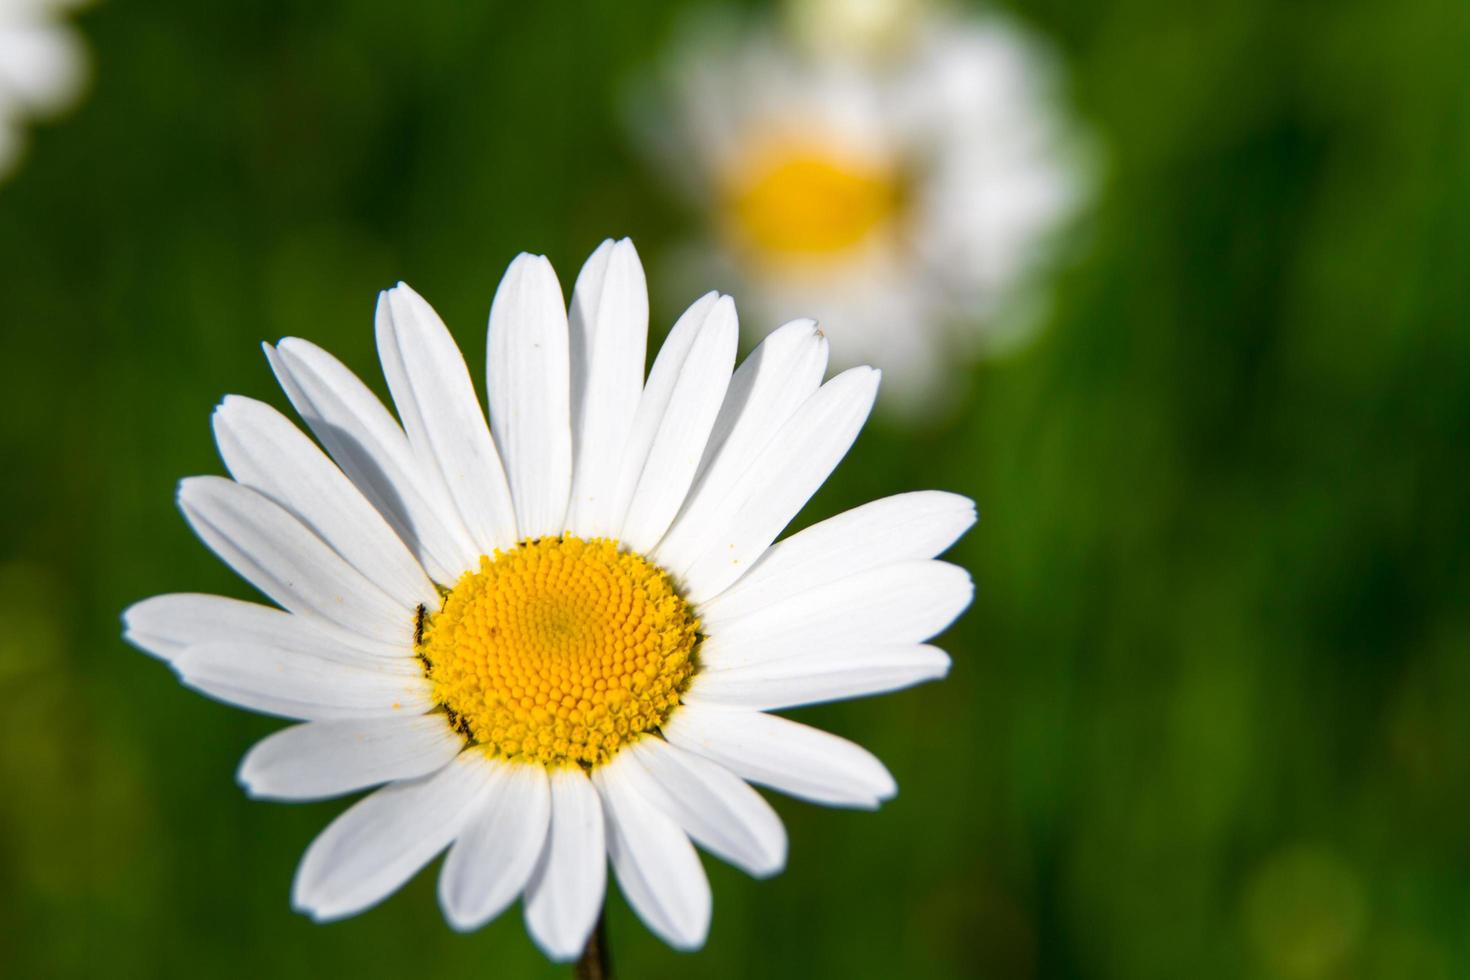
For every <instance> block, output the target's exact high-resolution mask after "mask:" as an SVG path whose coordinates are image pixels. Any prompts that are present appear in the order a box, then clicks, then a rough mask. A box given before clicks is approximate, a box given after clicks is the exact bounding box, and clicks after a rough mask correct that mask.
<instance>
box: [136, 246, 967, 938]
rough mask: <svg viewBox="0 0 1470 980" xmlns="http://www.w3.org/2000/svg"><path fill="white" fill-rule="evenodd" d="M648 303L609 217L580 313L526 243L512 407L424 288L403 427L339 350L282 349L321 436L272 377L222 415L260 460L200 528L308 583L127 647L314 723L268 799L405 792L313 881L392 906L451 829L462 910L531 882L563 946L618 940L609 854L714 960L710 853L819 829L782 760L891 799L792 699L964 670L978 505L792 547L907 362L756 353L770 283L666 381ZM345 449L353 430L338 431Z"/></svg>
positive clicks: (822, 528) (513, 280) (192, 500)
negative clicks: (957, 621) (785, 807)
mask: <svg viewBox="0 0 1470 980" xmlns="http://www.w3.org/2000/svg"><path fill="white" fill-rule="evenodd" d="M647 329H648V296H647V288H646V285H645V281H644V275H643V270H642V267H641V265H640V263H639V259H638V256H637V253H636V252H635V251H634V249H633V246H632V244H631V243H630V242H628V241H626V240H624V241H620V242H616V243H614V242H611V241H609V242H605V243H603V245H602V246H601V247H599V248H598V249H597V251H596V252H594V253H593V255H592V257H591V258H590V259H589V260H588V261H587V263H586V265H585V266H584V267H583V269H582V271H581V274H580V275H579V276H578V277H577V282H576V286H575V288H574V290H573V294H572V303H571V309H570V313H569V312H568V310H567V307H566V306H565V304H564V301H563V298H562V292H561V287H560V285H559V284H558V281H557V277H556V274H555V272H554V271H553V270H552V267H551V265H550V263H548V262H547V260H546V259H545V258H542V257H539V256H532V255H521V256H520V257H518V258H517V259H516V260H515V261H514V262H513V263H512V264H511V266H510V268H509V270H508V271H507V272H506V274H505V277H504V279H503V280H502V281H501V283H500V287H499V290H498V291H497V292H496V295H495V299H494V303H493V304H492V306H491V309H490V334H489V357H488V365H487V378H486V383H487V389H488V394H489V422H488V424H487V422H486V418H485V415H484V414H483V413H482V412H481V409H480V402H479V399H478V397H477V395H476V392H475V385H474V382H473V381H472V380H471V378H470V373H469V371H468V370H467V369H466V366H465V362H464V359H463V357H462V356H461V354H460V352H459V349H458V348H457V347H456V345H455V343H454V340H453V339H452V338H451V336H450V334H449V331H448V329H447V328H446V327H445V325H444V323H443V322H442V321H441V320H440V319H439V317H438V316H437V315H436V314H435V313H434V311H433V309H431V308H430V307H429V305H428V303H426V302H425V301H424V300H423V299H422V298H420V297H419V295H418V294H417V293H415V292H414V291H413V290H412V289H410V288H409V287H408V286H405V285H402V284H400V285H398V286H397V287H395V288H393V289H390V290H388V291H387V292H385V293H383V294H382V295H381V296H380V298H379V302H378V308H377V343H378V353H379V357H380V358H381V360H382V366H383V373H384V375H385V376H386V378H387V382H388V389H389V391H390V392H391V393H392V396H393V403H394V406H395V408H396V409H397V414H398V418H397V420H395V419H394V417H393V416H392V415H391V414H389V412H388V410H387V409H386V408H385V407H384V406H383V405H382V403H381V402H379V401H378V399H377V398H375V397H374V396H373V394H372V393H371V392H370V391H369V389H368V388H367V386H366V385H364V384H363V382H362V381H360V380H358V379H357V378H356V377H355V376H354V375H353V374H352V373H351V372H350V371H349V370H348V369H347V368H346V367H344V366H343V365H342V364H341V362H339V361H337V360H335V359H334V358H333V357H332V356H331V355H330V354H328V353H327V352H326V351H324V350H322V349H321V348H319V347H316V346H314V345H312V344H311V343H310V342H308V341H305V340H300V339H297V338H288V339H286V340H283V341H281V342H280V343H279V344H277V345H275V346H274V347H271V346H267V347H266V355H267V357H268V358H269V359H270V363H271V366H272V368H273V369H274V371H275V374H276V377H277V379H278V380H279V381H280V383H281V386H282V387H283V388H284V389H285V392H286V396H287V397H288V398H289V399H290V401H291V403H292V405H293V406H295V408H296V411H297V412H298V413H299V414H300V415H301V417H302V418H303V419H304V420H305V421H306V424H307V427H308V428H310V429H311V431H312V432H313V433H314V434H315V435H316V437H317V439H318V440H319V441H320V443H321V447H322V448H321V449H318V448H317V446H316V445H315V444H314V443H313V442H312V441H311V440H310V439H309V438H308V437H307V436H306V435H305V434H304V433H303V432H301V431H300V430H299V429H297V428H296V427H295V426H294V425H293V424H292V423H291V422H290V421H289V420H288V419H287V418H286V417H285V416H283V415H282V414H281V413H280V412H278V411H277V410H276V409H274V408H272V407H270V406H269V405H266V404H264V403H262V402H258V401H254V400H252V399H249V398H242V397H239V396H234V395H231V396H228V397H226V398H225V399H224V401H223V402H222V403H221V405H220V406H219V408H218V410H217V411H216V412H215V415H214V432H215V438H216V440H217V442H218V444H219V450H220V454H221V456H222V457H223V459H224V464H225V467H226V469H228V470H229V473H230V478H228V479H227V478H224V477H217V476H199V477H191V478H189V479H186V480H184V481H183V482H182V484H181V485H180V487H179V494H178V498H179V505H180V507H181V508H182V509H183V512H184V516H185V518H186V519H187V520H188V522H189V524H190V525H191V526H192V527H193V528H194V530H195V532H197V533H198V535H199V537H200V538H202V539H203V541H204V542H205V544H207V545H208V546H209V547H210V548H211V549H212V550H213V551H214V552H215V554H217V555H218V556H219V557H220V558H221V559H223V560H224V561H225V562H226V563H227V564H228V565H230V567H231V568H233V569H234V570H235V571H236V572H238V573H239V574H240V575H241V576H242V577H243V578H244V579H245V580H246V581H248V582H250V583H251V584H252V585H254V586H255V587H256V588H257V589H259V590H260V591H261V592H262V593H264V594H265V595H266V596H268V597H269V598H270V599H271V600H273V601H274V602H275V603H276V604H277V606H278V607H279V608H276V607H272V606H266V605H260V604H256V603H250V602H241V601H238V600H235V599H228V598H223V597H220V596H210V595H197V594H179V595H164V596H158V597H155V598H152V599H148V600H145V601H143V602H140V603H138V604H137V605H135V606H133V607H132V608H130V609H129V610H128V611H127V612H126V613H125V614H124V621H125V625H126V635H127V638H128V639H129V640H130V641H131V642H132V643H134V644H135V645H137V646H138V647H140V648H142V649H143V650H145V651H147V652H148V653H151V654H153V655H155V656H157V657H159V658H161V659H163V660H164V661H166V662H167V663H168V664H169V665H170V666H172V667H173V669H174V670H175V671H176V672H177V673H178V675H179V677H180V679H182V681H183V682H184V683H185V684H186V685H188V686H190V687H192V688H194V689H196V690H198V691H200V692H202V693H204V694H206V695H209V696H210V697H214V698H217V699H219V700H222V701H226V702H228V703H231V704H236V705H239V706H241V707H244V708H249V709H252V710H255V711H260V712H265V713H268V714H273V715H279V716H282V717H285V718H291V719H297V720H299V721H301V722H303V724H300V725H297V726H295V727H291V728H286V729H284V730H283V731H280V732H278V733H276V734H274V735H272V736H270V737H269V738H267V739H265V740H264V741H263V742H261V743H260V744H258V745H256V746H255V747H254V748H253V749H251V750H250V752H249V753H248V754H247V755H246V757H245V759H244V761H243V762H242V764H241V766H240V771H239V778H240V782H241V783H242V784H243V785H244V787H245V789H246V790H247V791H248V792H249V793H250V794H252V795H254V796H257V797H265V798H271V799H281V800H307V799H318V798H322V797H330V796H336V795H339V794H345V793H352V792H355V791H358V790H362V789H367V788H370V787H374V786H378V785H380V784H386V785H384V786H383V788H381V789H378V790H376V791H375V792H373V793H372V794H370V795H369V796H367V797H365V798H364V799H362V800H360V801H359V802H357V803H356V804H355V805H353V806H352V807H350V808H349V809H348V810H346V811H345V812H344V813H343V814H342V815H341V816H340V817H338V818H337V819H336V820H335V821H334V822H333V823H332V824H331V825H329V826H328V827H327V829H326V830H325V831H324V832H323V833H322V834H321V835H320V836H319V837H318V838H317V839H316V840H315V841H314V842H313V843H312V844H311V846H310V847H309V848H308V849H307V852H306V855H305V857H304V858H303V859H302V861H301V865H300V868H299V870H298V871H297V874H296V880H295V885H294V888H293V893H292V898H293V902H294V904H295V906H296V907H297V908H298V909H300V910H302V911H304V912H306V913H308V914H309V915H311V916H312V917H314V918H316V919H318V920H328V919H338V918H342V917H344V916H349V915H353V914H355V913H358V912H361V911H363V910H364V909H366V908H368V907H370V906H372V905H374V904H375V903H377V902H379V901H381V900H382V899H384V898H385V897H387V896H388V895H389V894H391V893H392V892H393V891H395V890H396V889H397V888H398V887H399V886H400V885H402V884H403V883H404V882H405V881H407V880H408V879H409V878H410V877H412V876H413V875H414V874H415V873H416V872H417V871H418V870H419V869H420V868H422V867H423V866H424V865H426V864H427V863H428V862H429V861H430V860H432V859H433V858H434V857H435V856H436V855H437V854H439V853H440V852H441V851H444V850H445V849H446V848H447V849H448V857H447V858H446V859H445V861H444V865H443V869H442V871H441V872H440V875H439V900H440V903H441V905H442V906H443V910H444V914H445V917H446V918H447V919H448V921H449V923H450V924H451V925H452V926H454V927H455V928H457V929H464V930H468V929H474V928H476V927H478V926H480V925H482V924H484V923H485V922H487V921H489V920H490V919H491V918H493V917H495V916H496V915H498V914H499V913H500V912H501V911H502V910H504V909H505V908H506V907H507V906H508V905H509V904H510V903H511V902H512V901H514V900H515V899H516V898H517V897H518V896H520V897H522V898H523V903H524V909H525V920H526V925H527V928H528V929H529V931H530V934H531V936H532V937H533V939H534V940H535V941H536V943H537V944H539V946H540V947H541V948H542V949H543V950H544V951H545V952H546V953H547V954H548V955H549V956H551V957H552V958H555V959H569V958H573V957H575V956H576V955H577V953H578V952H579V951H580V950H581V949H582V948H583V944H584V943H585V942H586V941H587V939H588V936H589V934H590V933H591V931H592V929H593V926H594V924H595V922H596V921H597V919H598V915H599V912H600V909H601V907H602V903H603V894H604V887H605V876H606V870H605V869H606V865H607V864H608V863H611V865H612V868H613V872H614V874H615V875H616V877H617V880H618V883H619V885H620V886H621V888H622V891H623V893H624V895H625V896H626V897H627V899H628V901H629V903H630V904H631V905H632V907H633V908H634V909H635V910H636V911H637V913H638V915H639V916H640V917H641V918H642V919H643V921H644V922H645V923H647V924H648V926H649V928H650V929H652V930H653V931H654V932H655V933H656V934H658V935H659V936H660V937H662V938H663V939H664V940H665V941H667V942H668V943H669V944H671V945H672V946H675V947H677V948H679V949H694V948H697V947H699V946H700V945H702V943H703V942H704V939H705V935H706V932H707V930H708V928H709V921H710V889H709V884H708V882H707V881H706V878H705V875H704V871H703V868H702V866H701V864H700V861H699V859H698V857H697V856H696V854H695V850H694V846H693V845H694V844H698V845H700V846H701V847H703V848H704V849H705V850H707V851H709V852H710V853H711V854H714V855H716V856H718V857H721V858H723V859H725V860H726V861H729V862H730V863H732V864H734V865H736V866H737V867H740V868H743V869H744V870H746V871H748V872H750V873H751V874H753V875H756V876H767V875H771V874H774V873H776V872H777V871H779V870H780V869H781V868H782V866H783V863H784V861H785V858H786V837H785V833H784V831H783V829H782V825H781V822H780V820H779V819H778V818H777V816H776V814H775V812H774V811H773V810H772V809H771V807H770V805H769V804H768V803H767V802H766V801H765V800H764V798H763V797H761V795H760V794H758V793H757V792H756V791H755V790H753V789H752V788H751V787H750V786H749V785H748V784H749V783H759V784H762V785H764V786H768V787H771V788H773V789H776V790H779V791H781V792H784V793H788V794H791V795H793V796H797V797H801V798H803V799H807V800H811V801H814V802H817V803H824V804H828V805H832V806H847V807H876V806H877V805H878V804H879V803H880V801H882V800H885V799H888V798H889V797H891V796H893V794H894V792H895V785H894V781H893V778H892V776H890V775H889V773H888V771H887V770H886V769H885V768H884V767H883V765H882V763H880V762H879V761H878V760H877V759H876V758H874V757H873V756H872V755H871V754H869V753H868V752H867V751H865V750H864V749H862V748H860V747H858V746H857V745H854V744H853V743H851V742H848V741H845V740H844V739H841V738H838V737H837V736H835V735H831V734H828V733H825V732H822V731H818V730H816V729H813V728H810V727H807V726H805V725H802V724H799V723H797V722H794V721H790V720H788V719H785V718H782V717H779V716H777V715H774V714H770V713H769V712H770V711H772V710H774V709H781V708H789V707H793V706H796V705H801V704H808V703H812V702H818V701H828V700H833V699H838V698H847V697H854V696H858V695H865V694H874V693H877V692H880V691H888V690H893V689H896V688H901V687H905V686H908V685H911V684H915V683H917V682H920V681H924V680H929V679H932V678H937V677H941V676H943V675H944V674H945V673H946V671H947V670H948V667H949V658H948V657H947V656H946V655H945V654H944V653H943V652H942V651H940V650H938V649H935V648H934V647H932V646H927V645H925V643H924V641H925V640H926V639H928V638H929V637H931V636H933V635H934V634H936V633H938V632H939V631H940V630H942V629H944V628H945V626H946V625H948V624H949V623H950V622H951V621H952V620H953V619H954V618H955V617H956V616H957V615H958V614H959V613H960V612H961V611H962V610H963V609H964V608H965V607H966V606H967V605H968V604H969V601H970V597H971V592H972V589H971V584H970V579H969V576H968V575H967V574H966V573H965V572H964V571H963V570H962V569H960V568H958V567H956V566H954V565H950V564H946V563H944V562H940V561H936V560H934V558H935V556H936V555H937V554H939V553H940V552H941V551H943V550H944V549H945V548H947V547H948V546H949V545H950V544H951V543H952V542H953V541H954V540H955V539H956V538H957V537H958V536H959V535H960V534H962V533H963V532H964V531H965V530H966V529H967V528H968V527H969V526H970V525H971V523H972V522H973V521H974V508H973V505H972V504H971V502H970V501H969V500H967V499H965V498H963V497H959V496H956V495H953V494H948V493H939V492H919V493H906V494H901V495H899V496H895V497H889V498H886V499H883V500H879V501H876V502H874V503H870V504H867V505H866V506H862V507H859V508H857V509H855V510H852V511H849V512H847V513H845V514H842V515H840V516H837V517H834V518H831V519H830V520H826V521H823V522H821V523H819V524H815V525H813V526H811V527H809V528H807V529H805V530H803V531H801V532H799V533H797V534H793V535H791V536H790V537H788V538H786V539H785V540H783V541H781V542H780V543H773V542H775V539H776V537H777V535H778V534H779V533H780V532H781V530H782V528H783V527H784V526H785V525H786V524H787V523H788V522H789V521H790V520H791V519H792V518H793V517H794V516H795V515H796V513H797V511H798V510H800V509H801V507H802V505H803V504H804V503H805V502H806V500H807V499H808V498H809V497H810V496H811V495H812V493H813V492H814V491H815V490H816V489H817V488H818V487H819V486H820V485H821V484H822V482H823V481H824V480H825V479H826V477H827V476H828V474H829V473H830V472H831V471H832V469H833V468H834V467H835V466H836V465H837V463H838V461H839V460H840V459H841V458H842V457H843V455H845V454H846V452H847V450H848V447H849V446H851V444H852V442H853V440H854V438H856V436H857V434H858V430H859V429H860V428H861V427H862V425H863V422H864V420H865V419H866V417H867V415H868V412H869V410H870V408H871V407H872V404H873V399H874V396H875V394H876V392H877V387H878V372H877V371H874V370H872V369H870V368H866V367H860V368H853V369H851V370H849V371H846V372H844V373H842V374H839V375H837V376H836V377H834V378H832V379H831V380H829V381H827V382H826V383H823V382H822V377H823V374H824V373H825V370H826V364H827V340H826V338H825V337H824V336H823V335H822V333H821V332H820V331H818V330H817V329H816V328H815V326H814V325H813V323H812V322H811V321H809V320H802V321H796V322H793V323H789V324H787V325H786V326H783V327H781V328H780V329H778V330H776V331H775V332H774V333H772V334H771V335H770V336H769V337H768V338H766V340H765V341H764V343H762V344H761V345H760V346H759V347H758V348H757V349H756V350H755V352H754V353H752V354H751V355H750V357H749V358H747V359H746V360H745V362H744V363H742V364H741V365H740V367H739V369H738V370H733V371H732V369H733V368H734V359H735V346H736V334H737V325H736V315H735V305H734V303H733V302H732V300H731V299H730V297H728V296H722V295H720V294H718V293H710V294H708V295H706V296H704V297H702V298H700V299H699V300H698V301H696V302H695V303H694V304H693V305H692V306H691V307H690V308H689V309H688V311H687V312H685V313H684V314H683V315H682V316H681V317H679V319H678V322H676V323H675V324H674V326H673V329H672V331H671V332H670V334H669V337H668V340H667V341H666V342H665V343H664V345H663V348H662V349H661V350H660V351H659V353H658V356H657V358H656V359H655V361H654V363H653V367H652V369H651V370H650V371H649V373H648V377H647V379H646V380H645V378H644V376H643V367H644V353H645V347H646V343H647ZM323 450H325V452H323Z"/></svg>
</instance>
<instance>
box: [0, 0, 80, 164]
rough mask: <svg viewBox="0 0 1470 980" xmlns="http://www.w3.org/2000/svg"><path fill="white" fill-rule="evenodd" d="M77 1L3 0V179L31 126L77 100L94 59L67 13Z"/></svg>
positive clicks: (0, 130)
mask: <svg viewBox="0 0 1470 980" xmlns="http://www.w3.org/2000/svg"><path fill="white" fill-rule="evenodd" d="M75 6H77V4H76V3H75V2H71V0H0V179H3V178H4V177H6V176H8V175H9V174H10V172H11V171H12V170H14V169H15V167H16V165H17V164H18V163H19V162H20V158H21V155H22V154H23V152H24V151H25V144H26V132H25V126H26V124H27V123H28V121H29V120H31V119H34V118H47V117H54V116H56V115H58V114H60V113H62V112H65V111H66V110H67V109H70V108H71V107H72V106H74V105H75V104H76V101H77V99H78V97H79V96H80V95H81V93H82V90H83V89H84V88H85V87H86V82H87V77H88V73H89V71H88V62H87V51H86V47H85V46H84V45H83V44H82V39H81V36H80V35H79V34H78V33H77V31H76V30H75V29H74V28H72V26H71V25H70V24H68V23H67V22H66V21H65V20H64V19H63V18H64V15H65V14H66V12H67V11H68V10H70V9H71V8H73V7H75Z"/></svg>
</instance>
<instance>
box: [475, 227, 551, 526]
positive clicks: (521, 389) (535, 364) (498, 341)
mask: <svg viewBox="0 0 1470 980" xmlns="http://www.w3.org/2000/svg"><path fill="white" fill-rule="evenodd" d="M569 357H570V354H569V351H568V338H567V311H566V305H565V304H564V303H563V301H562V296H561V286H560V284H558V283H557V281H556V273H555V272H554V271H553V270H552V268H551V263H550V262H548V261H546V259H545V258H544V257H543V256H539V255H525V254H522V255H518V256H516V259H515V261H514V262H512V263H511V264H510V268H509V269H507V270H506V272H505V278H504V279H502V280H501V281H500V288H499V289H497V290H496V291H495V300H494V302H493V303H492V304H491V306H490V342H489V356H488V364H487V372H486V373H487V376H488V378H489V389H490V425H491V428H492V430H493V431H494V433H495V443H496V445H498V446H499V447H500V452H501V455H502V457H503V458H504V460H505V470H506V475H507V476H508V477H509V478H510V494H511V497H512V499H514V500H515V510H516V523H517V526H518V527H519V533H520V537H521V538H539V537H544V536H546V535H556V534H561V533H562V532H563V531H564V530H566V527H565V523H566V516H567V499H568V497H569V496H570V494H571V485H572V427H571V404H570V399H571V391H570V385H571V379H570V370H571V368H570V364H569Z"/></svg>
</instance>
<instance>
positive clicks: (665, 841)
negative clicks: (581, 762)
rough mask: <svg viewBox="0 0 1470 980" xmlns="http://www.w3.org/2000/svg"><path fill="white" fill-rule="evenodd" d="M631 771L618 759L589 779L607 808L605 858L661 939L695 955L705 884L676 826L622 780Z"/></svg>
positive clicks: (707, 904)
mask: <svg viewBox="0 0 1470 980" xmlns="http://www.w3.org/2000/svg"><path fill="white" fill-rule="evenodd" d="M629 766H637V762H636V761H634V760H633V759H632V758H631V757H630V756H629V755H628V754H627V753H619V754H618V755H617V756H615V757H614V758H613V759H612V761H611V762H609V763H607V764H606V765H604V766H600V767H598V768H597V769H595V770H594V771H593V773H592V779H593V781H594V782H595V783H596V784H597V788H598V790H600V791H601V793H602V799H603V801H604V802H605V803H606V805H607V817H608V819H607V825H608V836H607V856H608V858H609V859H610V860H611V861H612V866H613V871H614V872H616V873H617V876H618V886H619V887H620V888H622V890H623V895H624V897H626V898H627V899H628V904H629V905H631V906H633V911H635V912H637V913H638V917H639V918H641V919H642V920H643V921H644V922H645V923H646V924H647V925H648V928H649V929H651V930H653V932H654V934H655V935H657V936H658V937H659V938H660V939H662V940H663V941H664V942H666V943H668V944H669V945H670V946H672V947H674V948H675V949H680V950H694V949H698V948H699V947H701V946H703V945H704V940H705V937H706V936H708V935H709V920H710V910H711V907H712V901H711V897H710V889H709V879H708V878H706V877H705V875H704V868H703V867H702V866H700V863H699V855H697V854H695V853H694V847H693V845H691V844H690V843H689V838H688V837H686V836H685V835H684V831H682V830H680V829H679V825H678V824H677V823H675V822H674V821H673V819H672V818H670V817H669V816H667V815H666V814H664V813H663V812H662V811H660V810H659V809H658V808H657V807H656V806H655V805H654V804H653V803H652V802H650V801H649V800H647V799H645V798H644V797H643V796H642V794H640V793H639V792H638V790H637V789H636V788H635V786H634V784H633V782H632V781H630V780H628V779H625V778H623V774H624V770H625V769H627V768H628V767H629Z"/></svg>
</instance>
